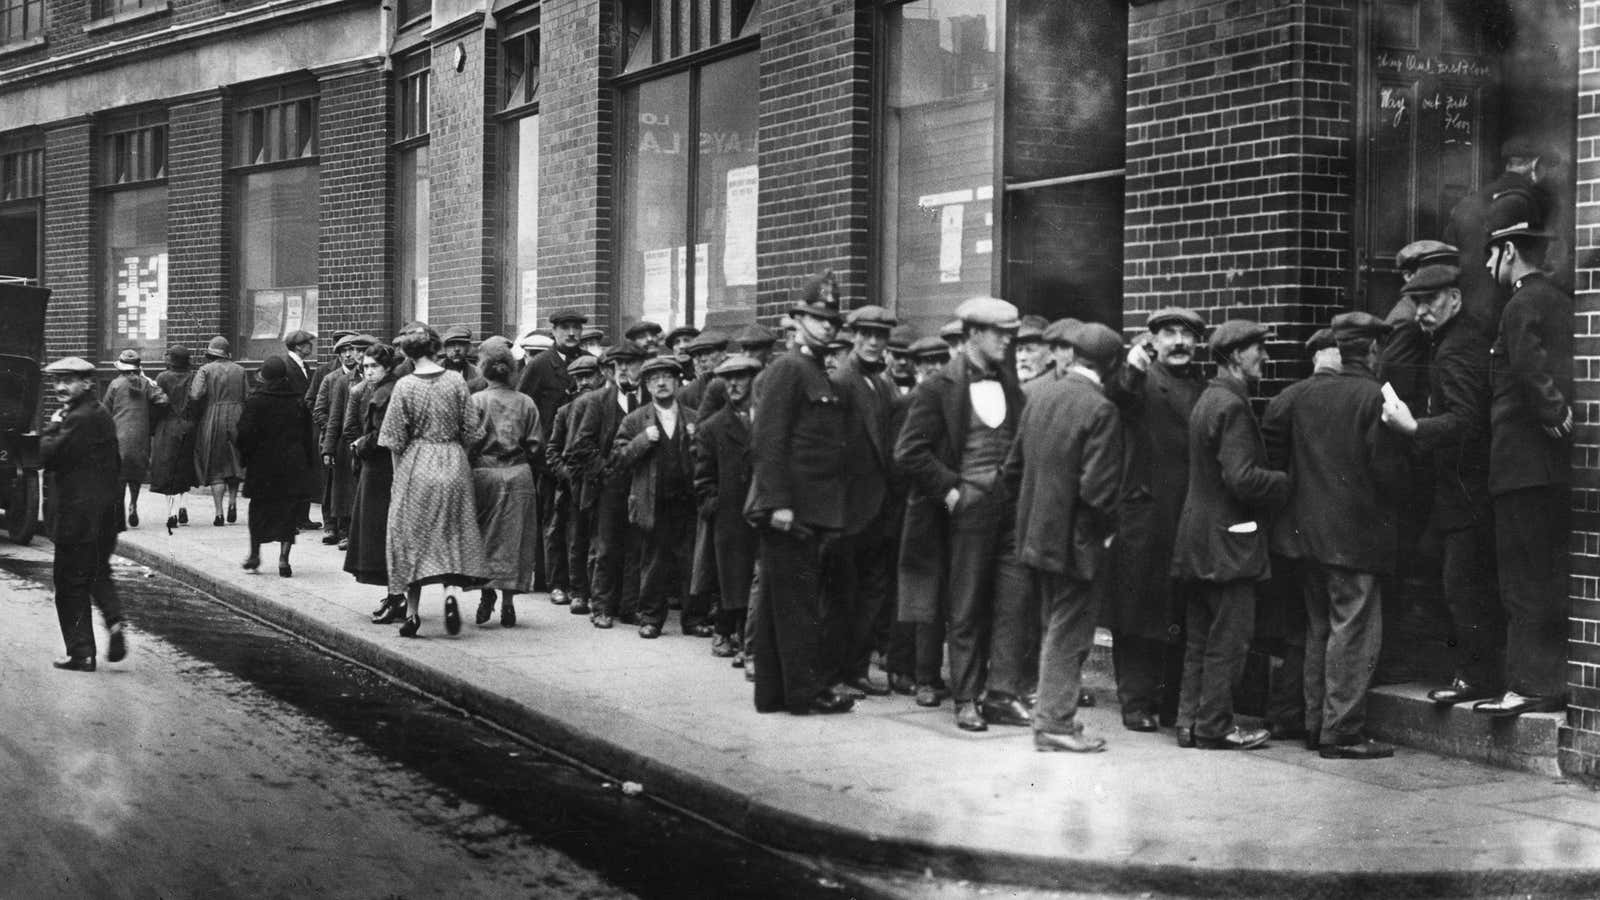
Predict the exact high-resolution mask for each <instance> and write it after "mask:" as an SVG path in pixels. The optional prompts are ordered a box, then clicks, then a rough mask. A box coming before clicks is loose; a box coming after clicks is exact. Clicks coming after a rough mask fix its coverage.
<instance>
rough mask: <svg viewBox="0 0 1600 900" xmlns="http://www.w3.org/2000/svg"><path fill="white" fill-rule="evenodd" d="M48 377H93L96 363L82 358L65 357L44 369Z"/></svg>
mask: <svg viewBox="0 0 1600 900" xmlns="http://www.w3.org/2000/svg"><path fill="white" fill-rule="evenodd" d="M44 371H45V374H46V375H93V374H94V363H92V362H89V361H88V360H87V359H84V358H83V357H81V356H63V357H62V358H60V359H58V360H56V361H55V362H53V363H51V364H50V365H48V366H45V367H44Z"/></svg>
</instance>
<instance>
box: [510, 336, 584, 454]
mask: <svg viewBox="0 0 1600 900" xmlns="http://www.w3.org/2000/svg"><path fill="white" fill-rule="evenodd" d="M582 352H583V351H582V350H575V351H573V353H572V354H571V355H570V356H568V355H563V354H562V352H561V351H560V350H559V349H557V348H555V347H549V348H546V349H545V350H542V351H540V353H539V355H538V356H535V357H534V358H533V359H531V360H529V361H528V365H527V368H525V369H523V370H522V380H521V381H519V382H518V383H517V390H519V391H521V392H523V393H524V394H527V395H528V396H529V397H532V398H533V405H534V406H537V407H538V408H539V422H540V423H541V427H540V431H541V432H542V433H541V434H540V435H539V437H541V438H543V439H544V441H545V443H546V444H548V443H549V442H550V429H551V428H552V427H554V425H555V420H556V407H558V406H560V405H561V404H563V403H565V402H567V396H568V395H569V394H571V393H572V389H573V385H574V382H575V379H574V378H573V377H572V376H571V375H570V374H568V372H567V364H568V363H570V362H572V361H573V360H574V359H576V358H577V356H578V354H579V353H582Z"/></svg>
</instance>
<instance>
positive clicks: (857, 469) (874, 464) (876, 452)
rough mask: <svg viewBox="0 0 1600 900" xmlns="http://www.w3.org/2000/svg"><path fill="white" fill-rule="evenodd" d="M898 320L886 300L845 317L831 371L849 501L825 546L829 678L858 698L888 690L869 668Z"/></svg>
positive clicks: (890, 553)
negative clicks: (844, 349)
mask: <svg viewBox="0 0 1600 900" xmlns="http://www.w3.org/2000/svg"><path fill="white" fill-rule="evenodd" d="M896 324H898V322H897V321H896V319H895V317H894V316H892V315H890V313H889V311H888V310H886V309H884V308H883V307H881V306H862V307H858V308H856V309H853V310H851V311H850V315H848V316H847V317H845V329H846V331H847V333H848V334H849V335H850V342H851V351H850V353H849V354H848V355H847V356H846V357H845V358H844V360H843V361H842V362H841V363H840V365H839V367H838V368H837V369H835V370H834V371H833V373H832V374H831V375H830V376H829V380H830V381H832V382H833V387H834V390H835V391H836V392H837V393H838V394H839V396H840V397H841V398H843V400H844V406H845V411H846V413H847V416H848V418H847V419H846V426H845V427H846V435H845V458H844V478H845V493H844V496H845V501H844V527H843V531H842V533H841V536H840V539H839V540H838V541H835V542H834V543H833V544H832V545H831V546H830V547H829V548H828V550H827V552H826V553H825V565H826V566H827V572H828V585H827V589H826V590H824V592H823V598H824V604H823V617H822V650H823V664H824V672H823V678H824V680H825V681H827V683H829V684H831V685H833V689H834V691H835V692H837V693H852V694H855V695H857V696H859V697H864V696H868V695H873V696H881V695H884V694H887V693H889V687H888V685H887V684H884V683H881V682H878V681H875V680H873V678H872V676H871V672H870V667H871V660H872V648H873V640H874V630H875V627H876V624H877V620H878V613H879V611H880V610H881V609H883V607H884V606H886V605H887V603H888V594H889V585H890V583H891V581H892V580H893V576H892V575H891V574H890V573H891V566H892V565H893V562H894V557H895V551H894V549H893V548H891V546H890V544H889V538H890V535H891V531H892V527H893V523H892V522H891V519H892V518H893V517H894V514H895V513H896V512H897V510H892V509H890V508H889V503H888V500H889V495H890V493H889V483H890V482H891V481H893V480H894V479H895V477H896V476H895V472H894V458H893V457H894V438H895V436H894V434H892V433H891V432H890V431H889V427H890V425H891V422H892V420H893V418H894V414H895V408H896V407H897V406H899V404H900V394H899V392H898V391H897V390H895V386H894V382H892V381H890V380H889V376H888V375H887V374H885V368H886V366H887V362H888V361H887V360H886V359H885V353H886V352H887V350H888V346H889V332H890V331H891V330H892V329H893V328H894V326H895V325H896Z"/></svg>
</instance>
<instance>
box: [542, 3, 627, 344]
mask: <svg viewBox="0 0 1600 900" xmlns="http://www.w3.org/2000/svg"><path fill="white" fill-rule="evenodd" d="M611 7H612V4H610V3H608V2H604V0H546V2H545V3H544V4H543V5H542V6H541V8H540V14H539V17H540V18H539V20H540V50H539V52H540V54H541V59H540V70H541V77H540V87H539V93H540V101H539V110H540V114H539V289H538V290H539V307H540V309H541V310H554V309H556V308H558V307H567V306H576V307H578V308H580V309H583V310H586V311H588V313H589V316H590V321H591V323H593V324H597V325H599V326H600V327H602V328H605V329H607V331H608V332H609V333H610V334H611V335H612V336H613V337H615V336H617V333H618V329H617V327H616V323H614V322H612V321H611V215H612V210H613V208H614V207H613V205H612V204H613V198H612V191H611V183H612V178H613V175H612V168H613V162H614V156H613V152H614V144H615V137H614V135H615V129H616V118H615V116H616V111H615V104H614V102H613V93H612V91H611V89H610V88H609V87H608V86H607V80H608V79H610V77H611V74H612V72H613V70H614V69H615V57H616V54H617V52H618V47H619V45H620V43H621V38H620V37H619V35H618V32H617V28H616V26H615V23H614V22H613V21H612V14H611ZM541 324H547V323H541Z"/></svg>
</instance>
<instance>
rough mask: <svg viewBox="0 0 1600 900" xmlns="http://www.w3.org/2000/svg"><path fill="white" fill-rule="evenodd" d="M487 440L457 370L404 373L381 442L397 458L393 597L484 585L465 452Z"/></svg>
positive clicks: (391, 515) (393, 494)
mask: <svg viewBox="0 0 1600 900" xmlns="http://www.w3.org/2000/svg"><path fill="white" fill-rule="evenodd" d="M482 435H483V425H482V423H481V422H479V421H478V413H477V411H476V410H474V409H473V408H472V405H471V403H470V401H469V400H468V393H467V383H466V381H464V380H463V379H462V378H461V376H460V375H459V374H457V373H455V372H450V371H441V372H429V373H427V374H416V373H413V374H411V375H407V376H406V377H404V378H402V379H400V381H399V383H397V384H396V385H395V387H394V395H393V396H392V397H391V398H390V400H389V411H388V413H387V414H386V415H385V416H384V417H383V427H382V428H381V429H380V430H379V432H378V443H379V445H381V446H384V447H387V448H389V451H390V452H391V453H392V454H393V455H394V485H393V487H392V489H391V492H390V499H389V535H388V537H389V546H388V553H387V556H388V560H389V593H391V594H400V593H404V592H405V589H406V587H407V586H408V585H417V584H437V583H444V584H452V585H462V586H472V585H477V584H481V583H482V582H483V580H484V577H483V571H484V563H483V541H482V538H481V537H480V535H479V533H478V512H477V505H476V504H475V503H474V502H473V490H472V469H471V468H470V467H469V466H468V465H467V448H468V447H470V446H472V445H473V444H474V443H476V442H477V441H478V439H479V438H480V437H482Z"/></svg>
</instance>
